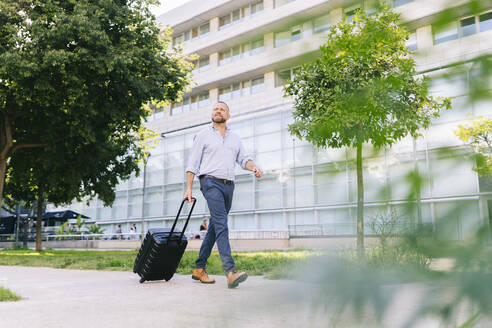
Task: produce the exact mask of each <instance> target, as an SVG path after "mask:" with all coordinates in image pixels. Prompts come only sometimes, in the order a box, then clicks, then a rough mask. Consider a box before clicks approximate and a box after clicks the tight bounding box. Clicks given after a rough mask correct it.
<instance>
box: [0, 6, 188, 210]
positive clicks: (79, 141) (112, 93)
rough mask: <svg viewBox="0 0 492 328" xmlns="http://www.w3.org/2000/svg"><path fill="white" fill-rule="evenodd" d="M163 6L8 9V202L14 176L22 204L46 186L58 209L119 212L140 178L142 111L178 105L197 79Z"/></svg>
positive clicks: (4, 107)
mask: <svg viewBox="0 0 492 328" xmlns="http://www.w3.org/2000/svg"><path fill="white" fill-rule="evenodd" d="M154 2H155V1H151V0H128V1H109V0H96V1H88V0H64V1H56V0H50V1H44V0H43V1H39V0H34V1H22V0H21V1H18V0H2V1H1V2H0V26H1V28H0V125H1V126H2V128H1V129H0V164H1V165H3V167H4V168H3V170H0V173H2V174H0V193H1V191H2V190H1V189H2V188H1V187H2V186H3V179H4V176H5V172H7V173H6V174H7V176H8V180H9V184H10V185H11V186H12V188H9V190H10V191H9V192H11V193H12V194H16V195H17V196H20V195H19V194H21V193H22V192H26V191H33V190H35V189H37V188H39V187H40V186H42V187H43V192H44V193H45V194H46V197H47V199H48V200H49V201H51V202H54V203H64V202H69V201H71V200H72V199H74V198H79V199H80V198H82V197H84V196H94V195H95V194H97V195H99V197H100V198H101V199H102V200H103V201H104V203H105V204H110V203H111V202H112V201H113V199H114V191H113V187H114V186H115V185H116V184H117V182H118V179H125V178H128V177H129V176H130V174H131V173H132V172H134V171H136V170H138V160H139V159H140V158H141V157H142V155H143V150H144V149H143V147H142V144H141V143H140V142H141V141H142V140H143V135H144V128H143V125H142V124H143V121H144V120H145V118H146V117H147V116H148V114H149V113H148V111H147V110H145V109H144V108H143V107H142V104H144V103H146V102H149V101H152V100H154V101H173V100H175V99H177V98H178V97H179V96H180V94H181V92H182V91H183V89H184V88H185V87H186V86H187V85H188V83H189V73H190V65H189V64H187V62H186V61H185V60H183V58H182V56H180V54H179V53H178V52H174V51H172V50H171V49H170V40H169V38H166V37H162V36H161V34H160V29H159V27H158V26H157V25H156V21H155V17H154V16H153V15H152V14H151V13H150V11H149V9H148V7H149V5H150V4H151V3H154ZM7 163H8V166H7ZM0 168H2V167H1V166H0ZM2 171H3V172H2ZM0 197H1V195H0ZM0 204H1V198H0Z"/></svg>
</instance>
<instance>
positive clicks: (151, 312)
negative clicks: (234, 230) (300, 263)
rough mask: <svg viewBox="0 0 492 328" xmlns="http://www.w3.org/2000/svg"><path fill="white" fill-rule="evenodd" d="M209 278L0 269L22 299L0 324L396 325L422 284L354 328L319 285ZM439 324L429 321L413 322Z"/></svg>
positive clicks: (30, 327) (1, 279)
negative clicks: (232, 284) (147, 278)
mask: <svg viewBox="0 0 492 328" xmlns="http://www.w3.org/2000/svg"><path fill="white" fill-rule="evenodd" d="M214 278H215V279H216V280H217V282H216V284H214V285H205V284H201V283H199V282H195V281H193V280H192V279H191V278H190V276H183V275H175V276H174V277H173V278H172V279H171V280H170V281H169V282H165V281H158V282H146V283H144V284H140V283H139V282H138V280H139V279H138V276H137V275H136V274H134V273H131V272H111V271H82V270H63V269H50V268H33V267H15V266H12V267H8V266H0V286H2V287H6V288H8V289H10V290H12V291H13V292H15V293H16V294H18V295H19V296H21V297H22V298H23V299H22V300H21V301H18V302H0V327H2V328H3V327H15V328H23V327H26V328H37V327H40V328H41V327H42V328H45V327H50V328H52V327H74V328H77V327H84V328H87V327H90V328H92V327H105V328H106V327H118V328H123V327H134V328H138V327H145V328H147V327H170V328H175V327H177V328H179V327H190V328H195V327H200V328H201V327H220V328H223V327H234V328H241V327H254V328H264V327H281V328H285V327H333V326H335V327H343V328H347V327H365V328H367V327H391V328H397V327H402V326H403V324H404V323H405V322H406V320H407V319H408V318H410V317H411V316H412V314H413V310H414V309H415V304H419V303H421V300H420V299H419V298H420V296H421V293H420V292H419V289H421V286H419V285H412V284H410V285H402V286H401V288H399V290H400V292H399V294H398V297H397V298H396V300H395V301H394V302H393V303H392V305H391V309H390V311H388V313H387V315H385V318H384V325H383V326H381V325H377V324H370V323H369V321H368V320H363V322H362V323H358V324H355V323H354V322H353V321H352V320H349V319H347V316H345V318H338V320H337V321H336V322H334V321H333V318H335V317H337V316H336V315H335V314H338V313H337V311H334V310H333V308H331V309H330V306H323V305H320V304H319V300H320V298H322V297H321V295H323V296H324V297H326V295H325V294H323V291H322V290H321V289H320V286H319V285H316V284H309V283H301V282H294V281H283V280H267V279H265V278H263V277H249V278H248V280H247V281H246V282H244V283H243V284H241V285H240V286H239V288H236V289H228V288H227V285H226V278H225V277H224V276H214ZM325 293H326V291H325ZM325 299H326V298H325ZM327 299H328V300H330V297H328V298H327ZM325 305H327V304H325ZM345 310H346V309H345ZM349 317H352V316H349ZM463 319H466V316H465V317H464V318H463ZM460 321H461V320H460ZM463 321H464V320H463ZM463 321H461V322H463ZM333 323H336V325H333ZM489 324H490V322H489ZM440 326H441V325H440V324H439V322H438V321H436V320H432V319H428V320H424V321H422V322H420V323H419V324H418V325H417V327H425V328H433V327H440ZM477 327H490V326H489V325H487V323H483V324H480V325H478V326H477Z"/></svg>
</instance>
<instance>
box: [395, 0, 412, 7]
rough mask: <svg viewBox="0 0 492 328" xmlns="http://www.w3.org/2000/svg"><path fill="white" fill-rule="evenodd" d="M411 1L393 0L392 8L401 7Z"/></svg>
mask: <svg viewBox="0 0 492 328" xmlns="http://www.w3.org/2000/svg"><path fill="white" fill-rule="evenodd" d="M413 1H414V0H393V7H398V6H403V5H405V4H407V3H410V2H413Z"/></svg>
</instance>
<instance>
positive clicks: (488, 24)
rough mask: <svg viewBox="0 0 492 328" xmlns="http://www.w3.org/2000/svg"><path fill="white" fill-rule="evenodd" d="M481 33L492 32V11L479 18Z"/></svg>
mask: <svg viewBox="0 0 492 328" xmlns="http://www.w3.org/2000/svg"><path fill="white" fill-rule="evenodd" d="M478 20H479V21H480V32H485V31H490V30H492V11H489V12H488V13H485V14H482V15H480V16H479V18H478Z"/></svg>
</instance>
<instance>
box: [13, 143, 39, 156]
mask: <svg viewBox="0 0 492 328" xmlns="http://www.w3.org/2000/svg"><path fill="white" fill-rule="evenodd" d="M44 146H46V144H21V145H16V146H14V147H12V151H11V154H13V153H15V152H16V151H18V150H20V149H22V148H40V147H44Z"/></svg>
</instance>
